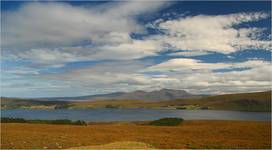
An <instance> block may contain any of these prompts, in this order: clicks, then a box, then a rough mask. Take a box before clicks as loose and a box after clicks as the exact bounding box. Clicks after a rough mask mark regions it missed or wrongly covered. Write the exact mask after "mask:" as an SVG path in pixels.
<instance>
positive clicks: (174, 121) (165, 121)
mask: <svg viewBox="0 0 272 150" xmlns="http://www.w3.org/2000/svg"><path fill="white" fill-rule="evenodd" d="M182 121H183V119H182V118H161V119H159V120H154V121H151V122H150V123H149V124H150V125H155V126H177V125H179V124H180V123H181V122H182Z"/></svg>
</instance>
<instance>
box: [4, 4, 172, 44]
mask: <svg viewBox="0 0 272 150" xmlns="http://www.w3.org/2000/svg"><path fill="white" fill-rule="evenodd" d="M166 3H167V2H135V1H131V2H112V3H105V4H101V5H96V6H92V7H91V6H90V7H86V8H85V7H79V6H72V5H69V4H65V3H56V2H54V3H27V4H25V5H23V6H22V7H20V8H19V10H17V11H14V12H4V13H3V14H2V18H1V20H2V31H3V33H2V44H3V45H4V47H6V48H14V49H17V48H20V49H22V48H44V47H47V48H48V47H51V46H60V47H63V46H71V45H75V44H80V43H81V42H82V41H91V40H92V38H95V37H98V38H99V37H101V36H103V38H105V39H106V38H107V37H110V38H112V40H113V41H116V40H119V41H120V39H116V38H113V36H116V35H117V36H119V37H118V38H120V35H121V34H122V35H121V36H127V35H126V34H130V33H132V32H144V30H145V29H144V28H143V26H142V25H140V24H139V23H138V22H137V21H136V19H135V17H136V16H137V15H141V14H145V13H149V12H153V11H155V10H158V9H159V8H161V7H165V4H166ZM121 38H123V37H121ZM125 38H127V37H125ZM108 40H109V39H106V41H108ZM95 41H96V40H94V42H95ZM100 41H101V39H100Z"/></svg>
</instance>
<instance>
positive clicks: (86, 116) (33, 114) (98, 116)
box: [1, 109, 271, 121]
mask: <svg viewBox="0 0 272 150" xmlns="http://www.w3.org/2000/svg"><path fill="white" fill-rule="evenodd" d="M1 116H2V117H17V118H25V119H45V120H53V119H70V120H85V121H144V120H154V119H158V118H163V117H181V118H184V119H185V120H199V119H206V120H207V119H208V120H258V121H269V120H271V116H270V112H242V111H221V110H167V109H86V110H65V109H63V110H61V109H59V110H27V109H25V110H24V109H15V110H1Z"/></svg>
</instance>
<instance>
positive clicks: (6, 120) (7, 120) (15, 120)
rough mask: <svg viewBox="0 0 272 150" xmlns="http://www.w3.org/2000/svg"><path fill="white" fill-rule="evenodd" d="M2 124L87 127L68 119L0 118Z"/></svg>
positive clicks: (80, 122)
mask: <svg viewBox="0 0 272 150" xmlns="http://www.w3.org/2000/svg"><path fill="white" fill-rule="evenodd" d="M1 122H2V123H41V124H71V125H87V123H86V122H85V121H82V120H78V121H71V120H68V119H59V120H39V119H35V120H25V119H23V118H6V117H3V118H1Z"/></svg>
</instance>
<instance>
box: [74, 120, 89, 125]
mask: <svg viewBox="0 0 272 150" xmlns="http://www.w3.org/2000/svg"><path fill="white" fill-rule="evenodd" d="M73 124H74V125H87V123H86V122H85V121H82V120H78V121H75V122H73Z"/></svg>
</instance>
